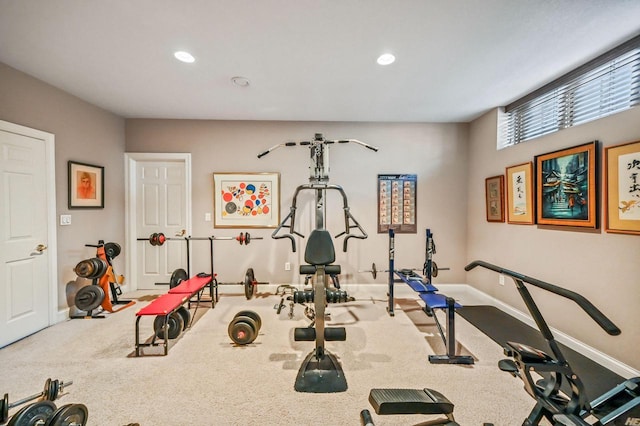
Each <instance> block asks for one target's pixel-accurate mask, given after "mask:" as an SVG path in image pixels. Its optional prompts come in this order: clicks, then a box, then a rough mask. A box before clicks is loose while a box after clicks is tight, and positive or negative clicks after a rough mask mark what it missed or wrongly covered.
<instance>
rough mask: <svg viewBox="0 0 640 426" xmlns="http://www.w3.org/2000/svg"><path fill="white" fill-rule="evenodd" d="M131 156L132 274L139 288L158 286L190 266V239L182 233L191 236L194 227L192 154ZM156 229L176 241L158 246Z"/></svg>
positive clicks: (155, 287)
mask: <svg viewBox="0 0 640 426" xmlns="http://www.w3.org/2000/svg"><path fill="white" fill-rule="evenodd" d="M127 155H128V156H129V157H130V163H131V162H132V163H131V164H129V171H130V173H131V175H132V179H131V180H132V181H130V183H129V195H128V197H127V198H128V200H129V211H130V217H129V221H128V223H129V224H130V232H131V234H132V235H135V243H134V247H135V249H134V250H133V251H132V255H133V257H132V262H133V263H132V265H131V268H132V272H133V271H135V272H133V273H132V275H130V276H133V277H135V283H136V284H137V288H138V289H141V290H145V289H157V288H159V286H163V285H168V283H169V279H170V277H171V274H172V272H173V271H174V270H175V269H177V268H184V269H185V270H186V269H187V254H186V248H187V247H186V242H185V240H183V239H180V235H182V233H183V230H184V232H185V235H189V234H190V230H191V229H190V228H191V226H190V225H191V223H190V212H191V208H190V204H191V188H190V181H191V179H190V156H189V154H186V156H185V154H162V155H160V154H146V156H143V157H138V158H134V159H131V156H133V155H134V154H127ZM140 155H142V154H138V156H140ZM158 156H159V157H158ZM133 163H135V164H133ZM132 207H133V208H132ZM153 233H163V234H164V235H165V236H166V237H168V238H170V239H169V240H167V241H166V242H165V243H164V244H163V245H162V246H152V245H151V244H150V243H149V242H148V241H147V240H148V238H149V237H150V235H151V234H153ZM138 239H145V240H144V241H139V240H138Z"/></svg>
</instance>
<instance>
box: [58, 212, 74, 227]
mask: <svg viewBox="0 0 640 426" xmlns="http://www.w3.org/2000/svg"><path fill="white" fill-rule="evenodd" d="M60 225H62V226H66V225H71V215H70V214H61V215H60Z"/></svg>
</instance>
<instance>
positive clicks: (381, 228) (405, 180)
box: [378, 174, 418, 234]
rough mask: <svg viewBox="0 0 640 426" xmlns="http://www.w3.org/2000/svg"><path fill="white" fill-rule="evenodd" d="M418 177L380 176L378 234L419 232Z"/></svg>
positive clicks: (409, 175)
mask: <svg viewBox="0 0 640 426" xmlns="http://www.w3.org/2000/svg"><path fill="white" fill-rule="evenodd" d="M417 184H418V175H411V174H402V175H378V233H379V234H381V233H387V232H389V228H391V229H394V230H395V232H396V233H404V234H415V233H417V232H418V226H417V221H418V211H417V204H416V194H417Z"/></svg>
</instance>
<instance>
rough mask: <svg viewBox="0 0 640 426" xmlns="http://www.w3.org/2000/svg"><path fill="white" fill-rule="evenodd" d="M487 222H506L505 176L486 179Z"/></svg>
mask: <svg viewBox="0 0 640 426" xmlns="http://www.w3.org/2000/svg"><path fill="white" fill-rule="evenodd" d="M484 186H485V197H486V205H487V222H504V176H503V175H500V176H492V177H488V178H486V179H485V185H484Z"/></svg>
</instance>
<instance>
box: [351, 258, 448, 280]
mask: <svg viewBox="0 0 640 426" xmlns="http://www.w3.org/2000/svg"><path fill="white" fill-rule="evenodd" d="M450 269H451V268H438V265H437V264H436V262H433V261H432V262H431V276H432V277H433V278H435V277H437V276H438V271H449V270H450ZM396 271H397V272H400V273H401V274H405V275H409V274H410V273H411V271H424V268H405V269H396V270H395V271H394V272H396ZM358 272H370V273H371V276H372V277H373V279H374V280H375V279H376V277H377V276H378V272H389V270H388V269H384V270H379V269H378V268H377V267H376V264H375V262H374V263H372V264H371V269H364V270H358Z"/></svg>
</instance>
